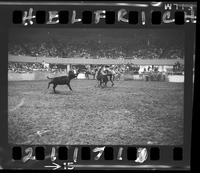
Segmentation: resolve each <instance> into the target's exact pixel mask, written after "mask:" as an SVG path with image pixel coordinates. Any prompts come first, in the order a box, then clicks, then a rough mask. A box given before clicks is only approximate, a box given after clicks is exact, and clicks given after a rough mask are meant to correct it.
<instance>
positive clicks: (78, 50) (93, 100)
mask: <svg viewBox="0 0 200 173" xmlns="http://www.w3.org/2000/svg"><path fill="white" fill-rule="evenodd" d="M48 34H49V33H48ZM100 38H101V37H100V36H99V35H98V39H91V40H89V41H82V42H77V41H74V42H73V40H69V41H68V42H67V43H62V44H61V41H60V42H59V39H58V38H56V39H55V38H54V37H53V36H51V37H50V36H49V37H48V40H45V39H41V41H40V42H37V43H36V42H34V41H28V39H26V40H25V41H23V42H12V41H11V42H10V44H9V45H8V47H9V49H8V106H9V116H8V122H9V130H8V131H9V142H10V143H14V144H59V145H61V144H64V145H77V144H79V145H80V144H82V145H85V144H89V145H133V144H134V145H135V144H139V145H141V144H145V145H146V144H150V145H151V144H157V145H179V144H182V142H183V95H184V50H183V49H182V48H180V47H175V46H169V47H167V46H165V47H164V46H163V47H162V44H161V43H159V44H157V45H154V44H153V41H152V40H151V39H148V40H147V39H146V37H145V38H143V39H146V40H145V46H144V45H143V44H141V45H140V44H139V43H138V45H139V46H137V47H135V49H134V50H131V53H130V48H129V47H130V45H128V48H126V47H123V46H116V45H115V44H111V43H109V42H103V41H101V39H100ZM116 44H117V43H116ZM99 45H101V46H99ZM71 74H73V75H72V77H71V76H70V75H71ZM61 76H65V77H66V78H65V79H66V80H67V82H66V83H65V79H64V78H62V79H61V78H59V77H61ZM61 80H63V81H64V83H63V81H61ZM60 81H61V82H60Z"/></svg>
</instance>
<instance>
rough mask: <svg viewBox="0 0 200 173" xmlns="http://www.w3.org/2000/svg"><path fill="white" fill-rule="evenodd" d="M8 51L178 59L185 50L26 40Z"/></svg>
mask: <svg viewBox="0 0 200 173" xmlns="http://www.w3.org/2000/svg"><path fill="white" fill-rule="evenodd" d="M8 53H9V54H11V55H24V56H33V57H54V58H55V57H58V58H95V59H98V58H107V59H118V58H122V59H126V58H131V59H165V58H167V59H174V58H175V59H178V58H181V59H182V58H183V50H181V49H179V48H164V47H163V48H161V47H159V48H158V47H156V46H153V45H151V46H141V47H138V48H134V47H131V46H130V45H129V44H127V45H121V46H114V45H111V44H108V43H104V44H100V43H98V42H97V41H88V42H84V43H82V42H80V43H77V42H72V41H71V42H69V43H67V44H66V43H62V42H44V41H43V42H39V43H33V42H25V43H17V44H14V43H12V44H9V49H8Z"/></svg>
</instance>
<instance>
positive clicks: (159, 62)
mask: <svg viewBox="0 0 200 173" xmlns="http://www.w3.org/2000/svg"><path fill="white" fill-rule="evenodd" d="M8 61H10V62H29V63H36V62H38V63H42V61H45V62H46V63H52V64H66V65H67V64H97V65H98V64H105V65H109V64H110V65H115V64H128V63H133V64H135V65H156V66H157V65H174V64H175V63H176V62H177V61H178V62H180V63H181V64H184V60H183V59H129V58H128V57H127V59H85V58H78V57H77V58H47V57H31V56H15V55H8Z"/></svg>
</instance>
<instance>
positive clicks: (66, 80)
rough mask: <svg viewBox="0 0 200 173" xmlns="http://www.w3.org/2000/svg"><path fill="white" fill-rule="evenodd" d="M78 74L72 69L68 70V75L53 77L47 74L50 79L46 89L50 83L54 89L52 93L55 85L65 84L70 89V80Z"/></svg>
mask: <svg viewBox="0 0 200 173" xmlns="http://www.w3.org/2000/svg"><path fill="white" fill-rule="evenodd" d="M77 76H78V73H77V74H74V72H73V71H69V75H68V76H59V77H54V78H49V77H48V76H47V78H48V79H50V82H49V84H48V87H47V89H48V88H49V86H50V85H51V84H53V90H54V93H56V90H55V89H56V86H57V85H67V86H68V87H69V89H70V90H71V91H72V88H71V86H70V81H71V80H72V79H74V78H76V77H77Z"/></svg>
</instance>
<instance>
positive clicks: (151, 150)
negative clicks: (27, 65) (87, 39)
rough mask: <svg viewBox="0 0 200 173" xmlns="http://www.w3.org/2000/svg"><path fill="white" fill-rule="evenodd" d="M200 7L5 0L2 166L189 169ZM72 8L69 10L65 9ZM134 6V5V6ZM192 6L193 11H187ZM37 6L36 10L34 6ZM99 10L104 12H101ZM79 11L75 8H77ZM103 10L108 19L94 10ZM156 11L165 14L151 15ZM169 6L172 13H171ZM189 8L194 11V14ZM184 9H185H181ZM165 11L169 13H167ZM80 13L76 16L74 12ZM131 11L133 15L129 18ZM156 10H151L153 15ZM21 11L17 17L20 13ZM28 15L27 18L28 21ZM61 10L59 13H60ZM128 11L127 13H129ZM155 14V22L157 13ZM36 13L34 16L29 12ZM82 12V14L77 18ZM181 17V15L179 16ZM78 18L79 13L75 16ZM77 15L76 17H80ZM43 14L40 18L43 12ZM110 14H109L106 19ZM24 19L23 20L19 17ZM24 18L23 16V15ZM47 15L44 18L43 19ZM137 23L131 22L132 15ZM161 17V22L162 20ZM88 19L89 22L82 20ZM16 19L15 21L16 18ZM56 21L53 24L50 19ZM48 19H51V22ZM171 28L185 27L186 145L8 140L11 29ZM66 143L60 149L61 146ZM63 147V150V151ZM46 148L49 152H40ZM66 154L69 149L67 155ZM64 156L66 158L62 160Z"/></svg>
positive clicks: (0, 27)
mask: <svg viewBox="0 0 200 173" xmlns="http://www.w3.org/2000/svg"><path fill="white" fill-rule="evenodd" d="M196 8H197V3H195V2H193V3H190V2H184V3H181V2H143V3H140V2H127V3H124V2H123V3H119V2H109V3H103V2H102V3H100V2H99V3H93V2H87V3H86V2H81V3H78V2H71V3H65V2H63V3H57V2H56V3H55V2H49V3H47V2H40V3H39V2H32V3H29V2H14V3H9V2H4V3H3V2H0V19H1V24H0V35H1V40H0V43H1V48H0V50H1V56H2V60H3V63H1V65H0V66H1V67H0V70H1V72H0V73H1V83H2V84H3V85H2V86H1V90H0V95H1V102H0V107H1V108H0V111H1V138H2V139H3V140H1V149H0V152H1V153H2V154H1V158H0V159H1V160H0V161H1V162H2V163H1V165H2V168H3V169H50V170H52V169H53V170H82V169H83V170H84V169H109V170H110V169H114V170H116V169H123V170H146V169H148V170H157V169H159V170H171V169H175V170H182V169H184V170H189V169H190V164H191V132H192V115H193V113H192V111H193V99H194V98H193V92H194V84H193V81H192V79H193V71H192V69H193V67H194V65H195V64H194V60H193V58H191V57H194V53H195V49H196V47H195V36H196V35H195V32H196V21H197V19H196V15H197V14H196ZM66 9H67V10H66ZM133 9H134V10H133ZM188 9H189V10H188ZM32 10H33V11H32ZM99 10H100V11H99ZM37 11H40V12H39V13H38V16H41V15H43V14H44V13H45V17H44V16H43V17H41V18H42V20H36V19H35V18H32V19H30V20H29V19H28V15H29V14H30V13H32V12H33V15H34V14H35V15H36V18H38V17H37V14H36V12H37ZM50 11H68V12H69V20H68V23H64V24H60V23H54V22H55V21H56V20H53V19H54V18H56V16H55V14H52V15H53V17H52V19H50V18H48V13H49V12H50ZM73 11H75V12H73ZM85 11H86V13H85V14H84V15H85V16H87V18H88V15H89V16H90V17H89V19H91V20H89V21H87V20H83V18H81V17H80V16H81V15H82V14H83V12H85ZM95 11H99V15H100V13H103V14H104V15H103V16H104V17H102V16H101V17H102V18H105V20H104V19H99V21H97V18H95V17H94V15H91V12H92V14H94V13H95ZM130 11H134V12H135V11H137V12H138V16H139V17H138V22H137V21H136V23H134V22H135V21H131V17H130V16H131V15H134V14H135V13H134V12H133V13H130ZM153 11H156V12H158V13H159V12H160V13H161V15H159V14H158V13H157V14H152V12H153ZM166 11H168V12H169V13H166ZM190 11H192V12H194V14H191V13H190ZM176 12H180V13H176ZM164 13H165V17H163V15H164ZM74 14H75V15H74ZM127 14H129V18H127ZM150 14H151V15H150ZM18 15H19V16H21V17H20V18H18V17H17V18H16V16H18ZM23 15H24V16H25V17H26V19H25V21H23ZM56 15H57V14H56ZM125 15H126V17H125ZM153 15H154V16H156V17H155V18H158V19H155V21H154V22H155V24H152V17H151V16H153ZM30 16H32V15H30ZM77 16H79V17H77ZM175 16H176V17H175ZM73 17H74V18H73ZM76 17H77V18H76ZM101 17H100V18H101ZM39 18H40V17H39ZM106 18H108V19H106ZM18 19H19V20H18ZM20 19H21V20H20ZM43 19H44V20H43ZM128 19H130V20H129V21H131V22H133V23H130V22H127V20H128ZM159 20H160V22H159ZM82 21H84V22H85V24H83V23H82ZM13 22H14V23H13ZM51 22H52V23H51ZM47 23H49V24H47ZM11 27H12V28H15V27H16V28H30V27H31V28H45V27H47V28H66V27H67V28H83V27H84V28H159V29H162V28H164V29H165V28H170V29H171V28H172V29H182V30H184V31H185V39H186V40H187V42H186V43H185V64H186V68H185V83H184V105H186V106H184V145H181V146H160V145H159V146H155V145H147V146H143V145H141V146H138V145H131V146H116V145H111V146H88V145H84V146H82V145H78V146H51V145H45V146H40V145H39V146H35V145H33V146H27V145H22V146H18V145H9V144H8V127H7V125H8V120H7V116H8V115H7V114H8V111H7V109H8V103H7V102H8V98H7V97H8V95H7V93H8V86H7V80H8V77H7V64H8V55H7V50H8V45H7V42H8V36H7V35H8V30H9V28H11ZM60 148H61V149H60ZM60 150H61V151H60ZM41 153H44V154H41ZM63 153H66V154H65V155H63ZM59 158H62V159H59Z"/></svg>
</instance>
